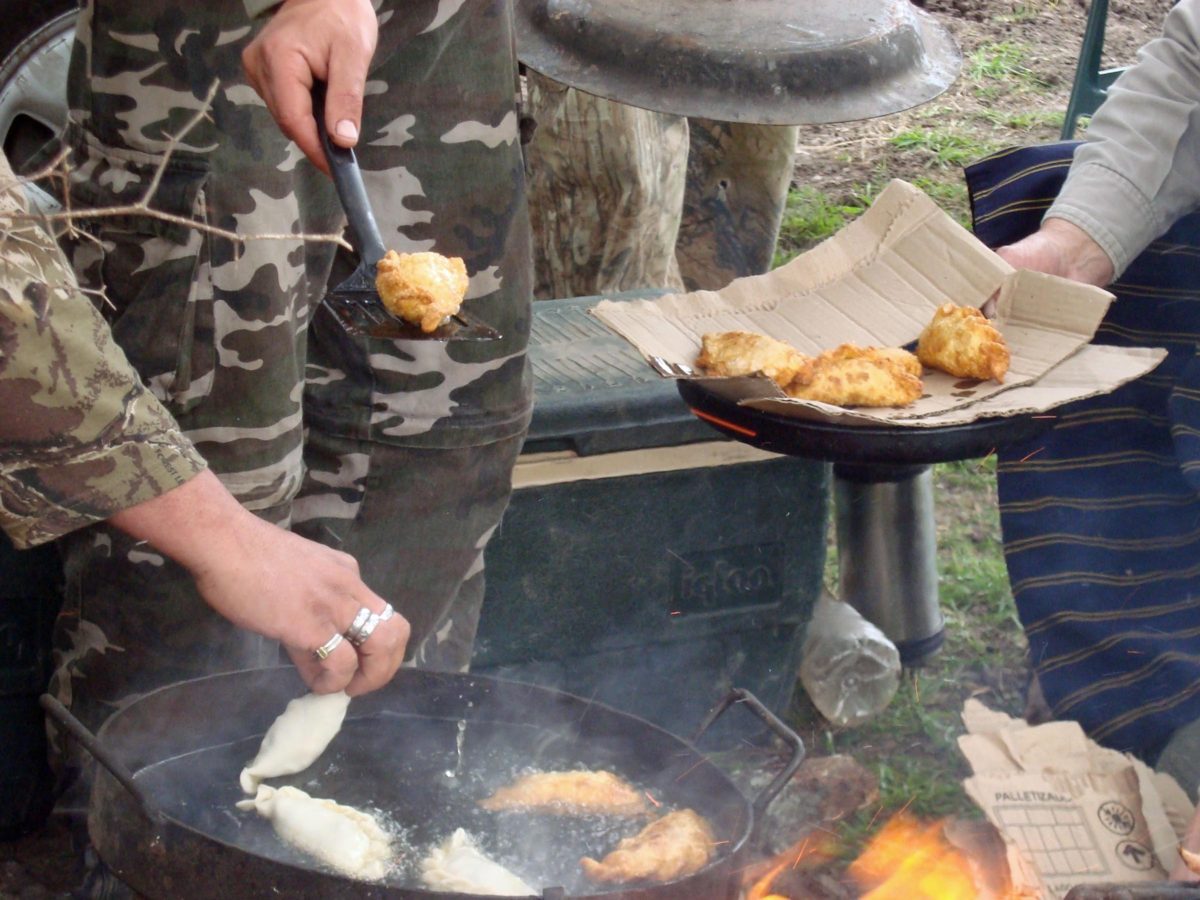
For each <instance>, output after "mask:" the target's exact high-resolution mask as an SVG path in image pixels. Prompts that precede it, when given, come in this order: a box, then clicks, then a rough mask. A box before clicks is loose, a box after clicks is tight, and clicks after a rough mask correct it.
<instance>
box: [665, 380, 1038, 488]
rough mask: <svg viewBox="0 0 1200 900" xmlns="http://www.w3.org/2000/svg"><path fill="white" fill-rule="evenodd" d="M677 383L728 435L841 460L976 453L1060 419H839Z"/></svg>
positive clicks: (911, 459)
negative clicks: (913, 422)
mask: <svg viewBox="0 0 1200 900" xmlns="http://www.w3.org/2000/svg"><path fill="white" fill-rule="evenodd" d="M676 383H677V385H678V388H679V395H680V396H681V397H682V398H683V400H684V402H685V403H687V405H688V407H689V408H690V409H691V410H692V413H693V414H694V415H696V416H697V417H699V418H700V419H702V420H703V421H705V422H707V423H708V424H710V425H712V426H713V427H714V428H716V429H717V430H719V431H721V432H722V433H724V434H725V435H727V436H728V437H732V438H735V439H737V440H739V441H742V442H744V443H747V444H751V445H753V446H755V447H758V448H760V449H762V450H768V451H771V452H773V453H784V454H788V455H790V456H802V457H806V458H808V459H820V460H825V461H827V462H834V463H842V464H850V463H859V464H863V465H880V466H921V465H929V464H932V463H939V462H951V461H953V460H957V459H973V458H975V457H979V456H987V455H988V454H990V453H992V452H994V451H995V450H996V448H997V447H1002V446H1005V445H1007V444H1012V443H1016V442H1017V441H1023V440H1026V439H1028V438H1032V437H1034V436H1036V435H1038V434H1040V433H1041V432H1043V431H1045V430H1046V429H1048V428H1050V427H1051V426H1052V425H1053V424H1054V421H1055V416H1054V415H1053V414H1043V415H1029V414H1026V415H1014V416H994V417H992V418H987V419H977V420H975V421H974V422H968V423H966V424H964V425H943V426H937V427H931V428H920V427H915V426H903V425H861V424H852V425H839V424H835V423H832V422H820V421H816V420H811V419H800V418H794V417H792V416H784V415H780V414H778V413H771V412H765V411H763V410H760V409H754V408H753V407H749V406H740V405H739V404H738V403H737V401H736V400H732V399H730V398H728V397H725V396H722V395H721V394H719V393H717V392H716V391H714V390H711V389H710V388H708V387H706V386H705V384H704V382H703V381H697V380H690V379H682V378H681V379H679V380H678V381H677V382H676Z"/></svg>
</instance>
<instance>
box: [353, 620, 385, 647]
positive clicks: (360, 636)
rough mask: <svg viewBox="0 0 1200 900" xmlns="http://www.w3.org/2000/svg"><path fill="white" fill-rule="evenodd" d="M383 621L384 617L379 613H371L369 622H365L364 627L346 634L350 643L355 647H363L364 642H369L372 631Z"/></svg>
mask: <svg viewBox="0 0 1200 900" xmlns="http://www.w3.org/2000/svg"><path fill="white" fill-rule="evenodd" d="M382 621H383V619H382V618H380V616H379V615H377V614H376V613H371V615H370V617H368V619H367V624H365V625H364V626H363V627H362V628H360V629H359V630H358V631H356V632H355V633H354V634H349V633H348V634H347V635H346V640H348V641H349V642H350V643H352V644H353V645H354V646H355V647H361V646H362V645H363V644H365V643H366V642H367V638H369V637H370V636H371V633H372V632H373V631H374V630H375V629H376V627H378V625H379V623H380V622H382Z"/></svg>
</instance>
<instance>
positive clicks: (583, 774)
mask: <svg viewBox="0 0 1200 900" xmlns="http://www.w3.org/2000/svg"><path fill="white" fill-rule="evenodd" d="M479 805H480V806H482V807H483V808H484V809H487V810H491V811H493V812H495V811H498V810H505V809H520V810H538V811H540V812H551V813H562V814H572V813H575V814H578V813H597V814H601V815H609V816H641V815H645V814H646V813H648V812H649V804H648V802H647V800H646V798H645V796H644V795H643V794H642V793H641V792H640V791H638V789H637V788H635V787H634V786H633V785H631V784H630V783H629V782H627V781H625V780H624V779H622V778H619V777H617V776H616V775H614V774H613V773H612V772H605V771H599V772H588V771H574V772H534V773H532V774H530V775H524V776H522V777H520V778H518V779H517V780H516V781H514V782H513V783H512V784H510V785H507V786H506V787H502V788H498V789H497V790H496V791H495V792H494V793H493V794H492V795H491V796H490V797H487V798H486V799H484V800H481V801H479Z"/></svg>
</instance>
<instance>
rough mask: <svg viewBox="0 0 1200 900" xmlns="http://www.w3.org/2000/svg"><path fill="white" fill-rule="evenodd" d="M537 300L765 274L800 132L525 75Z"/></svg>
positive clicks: (709, 285)
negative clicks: (629, 100) (687, 113)
mask: <svg viewBox="0 0 1200 900" xmlns="http://www.w3.org/2000/svg"><path fill="white" fill-rule="evenodd" d="M526 86H527V90H528V96H529V113H530V115H531V116H532V117H533V118H534V120H535V121H536V122H537V129H536V130H535V131H534V134H533V140H532V141H531V142H530V144H529V147H528V150H527V156H528V163H529V205H530V215H531V218H532V221H533V233H534V243H535V246H536V253H535V279H534V296H535V297H536V298H537V299H539V300H549V299H555V298H560V297H577V296H588V295H592V294H611V293H617V292H619V291H627V290H636V289H638V288H643V287H656V288H667V289H670V290H683V289H687V290H697V289H708V290H716V289H719V288H722V287H724V286H725V285H726V284H728V283H729V282H730V281H732V280H733V279H734V278H739V277H741V276H743V275H755V274H759V273H761V272H766V271H768V270H769V269H770V268H771V263H772V257H773V256H774V252H775V242H776V238H777V236H778V234H779V224H780V221H781V219H782V217H783V209H784V205H785V203H786V201H787V191H788V187H789V186H790V185H791V179H792V169H793V166H794V163H795V147H796V137H797V132H798V129H797V128H796V126H771V125H746V124H736V123H729V122H714V121H711V120H708V119H697V118H692V119H688V118H684V117H682V116H673V115H668V114H666V113H659V112H652V111H650V110H645V109H639V108H637V107H633V106H628V105H626V104H622V103H616V102H614V101H612V100H606V99H604V98H602V97H597V96H594V95H592V94H587V93H584V92H582V91H577V90H575V89H573V88H568V87H567V86H566V85H564V84H561V83H559V82H556V81H554V80H553V79H551V78H548V77H546V76H544V75H541V74H538V73H537V72H532V71H531V72H529V73H528V74H527V77H526Z"/></svg>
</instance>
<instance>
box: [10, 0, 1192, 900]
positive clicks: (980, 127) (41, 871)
mask: <svg viewBox="0 0 1200 900" xmlns="http://www.w3.org/2000/svg"><path fill="white" fill-rule="evenodd" d="M920 5H922V6H924V7H925V8H926V9H927V10H928V11H929V12H930V13H932V14H933V15H935V16H936V17H937V18H938V19H939V20H940V21H942V22H944V23H945V25H946V26H947V28H948V29H949V30H950V31H951V33H952V34H953V35H954V37H955V39H956V40H957V42H958V44H959V46H960V48H961V50H962V52H963V57H964V60H965V63H964V75H963V76H962V77H960V78H959V79H958V81H957V82H956V83H955V84H954V85H953V86H952V87H951V88H950V89H949V90H948V91H946V93H944V94H943V95H942V96H940V97H938V98H936V99H935V100H934V101H932V102H931V103H929V104H926V105H925V106H924V107H921V108H918V109H916V110H912V111H909V112H905V113H900V114H896V115H892V116H887V117H884V118H880V119H874V120H869V121H866V122H856V123H848V124H842V125H821V126H807V127H804V128H802V129H801V133H800V138H799V147H800V150H799V153H798V156H797V167H796V183H797V184H798V185H811V186H814V187H818V188H819V189H820V190H821V191H822V192H823V193H825V194H827V195H829V196H830V197H834V198H837V197H844V198H845V200H846V201H850V200H853V199H855V198H856V197H857V196H858V192H860V191H861V188H862V186H863V185H864V184H868V183H871V182H876V183H878V182H879V181H881V180H886V179H888V178H892V177H900V178H905V179H907V180H914V181H915V180H918V179H921V178H923V177H924V178H927V177H929V176H930V175H931V173H932V169H933V168H934V167H935V166H936V163H935V162H933V161H931V159H930V157H929V156H928V155H926V154H921V153H914V152H912V151H911V150H905V149H903V148H901V147H897V146H896V145H895V144H894V143H891V142H890V141H889V139H890V138H892V137H894V136H895V135H897V134H899V133H901V132H904V131H906V130H909V129H914V128H916V129H921V128H925V129H928V128H932V127H934V123H936V127H938V128H939V129H943V130H949V131H951V132H953V133H957V134H961V135H963V136H970V137H971V138H972V139H973V141H974V142H975V143H977V144H979V145H983V146H988V147H991V148H992V149H999V148H1000V147H1003V146H1007V145H1011V144H1014V143H1019V142H1035V141H1045V140H1055V139H1057V138H1058V131H1059V125H1058V124H1057V121H1055V120H1054V118H1053V116H1052V115H1048V116H1046V117H1043V118H1041V119H1035V120H1034V121H1032V123H1031V124H1029V125H1028V127H1026V128H1025V129H1024V130H1014V127H1013V125H1012V123H1011V121H1010V122H1008V123H1003V122H1001V123H999V124H997V120H998V119H1002V118H1003V116H1002V115H1000V116H998V115H997V114H998V113H1005V112H1007V113H1011V114H1012V115H1013V116H1016V114H1018V113H1022V112H1027V111H1028V109H1029V107H1030V105H1031V104H1035V105H1037V106H1039V107H1040V108H1042V109H1044V110H1045V111H1047V112H1048V113H1053V112H1056V111H1063V110H1065V109H1066V104H1067V99H1068V96H1069V94H1070V89H1071V83H1072V79H1073V77H1074V72H1075V65H1076V59H1077V56H1078V52H1079V46H1080V42H1081V40H1082V35H1083V30H1084V24H1085V21H1086V18H1087V8H1086V6H1085V4H1084V2H1083V0H924V2H923V3H921V4H920ZM1170 5H1171V4H1170V0H1112V3H1111V5H1110V9H1109V16H1108V27H1107V32H1106V39H1105V61H1106V65H1113V66H1118V65H1125V64H1127V63H1129V62H1130V61H1132V59H1133V57H1134V53H1135V51H1136V49H1137V48H1138V47H1139V46H1140V45H1141V44H1143V43H1144V42H1145V41H1146V40H1148V39H1150V38H1151V37H1153V36H1154V35H1155V34H1157V32H1158V30H1159V28H1160V26H1161V22H1162V18H1163V16H1164V15H1165V14H1166V12H1167V10H1168V9H1169V7H1170ZM1000 44H1006V45H1011V46H1013V47H1016V48H1019V49H1020V50H1021V52H1022V55H1023V58H1022V63H1021V64H1022V65H1023V66H1024V67H1025V68H1026V69H1027V70H1028V71H1029V73H1031V74H1032V76H1033V81H1034V82H1036V84H1037V85H1038V86H1037V88H1036V90H1031V91H1029V92H1004V91H1002V92H1000V93H999V94H996V93H993V92H989V91H987V90H986V83H981V81H980V80H979V79H978V77H968V72H969V66H970V62H971V59H972V55H973V54H975V53H976V52H977V51H980V50H984V49H986V48H988V47H994V46H996V45H1000ZM1031 83H1032V82H1031ZM936 175H937V177H939V178H943V179H946V178H949V179H952V178H955V177H957V176H956V173H955V172H954V171H953V170H949V171H947V170H944V169H943V170H942V171H940V172H938V173H936ZM74 877H76V875H75V869H74V857H73V855H72V854H71V853H70V848H69V841H68V839H67V835H66V832H65V830H64V829H63V828H62V827H61V824H60V823H56V822H53V821H52V822H51V823H49V824H47V826H46V827H45V828H43V829H41V830H40V831H38V832H37V833H35V834H32V835H29V836H27V837H26V838H23V839H21V840H19V841H16V842H8V843H0V900H12V898H17V897H20V898H27V900H32V898H45V897H63V896H66V894H65V892H66V891H67V890H68V889H69V888H70V886H71V883H72V879H73V878H74Z"/></svg>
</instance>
